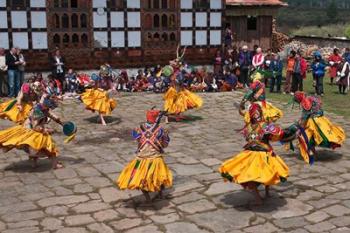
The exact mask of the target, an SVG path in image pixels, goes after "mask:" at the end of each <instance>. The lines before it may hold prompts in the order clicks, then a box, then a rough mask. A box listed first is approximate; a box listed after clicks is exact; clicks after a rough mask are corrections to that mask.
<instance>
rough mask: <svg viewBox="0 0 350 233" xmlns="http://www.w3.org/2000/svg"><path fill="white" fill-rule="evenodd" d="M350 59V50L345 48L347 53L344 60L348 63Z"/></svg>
mask: <svg viewBox="0 0 350 233" xmlns="http://www.w3.org/2000/svg"><path fill="white" fill-rule="evenodd" d="M349 57H350V48H345V52H344V54H343V60H344V61H346V60H347V59H348V58H349Z"/></svg>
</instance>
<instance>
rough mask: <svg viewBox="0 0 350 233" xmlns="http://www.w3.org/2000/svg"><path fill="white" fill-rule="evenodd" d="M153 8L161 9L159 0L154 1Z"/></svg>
mask: <svg viewBox="0 0 350 233" xmlns="http://www.w3.org/2000/svg"><path fill="white" fill-rule="evenodd" d="M153 8H154V9H159V0H153Z"/></svg>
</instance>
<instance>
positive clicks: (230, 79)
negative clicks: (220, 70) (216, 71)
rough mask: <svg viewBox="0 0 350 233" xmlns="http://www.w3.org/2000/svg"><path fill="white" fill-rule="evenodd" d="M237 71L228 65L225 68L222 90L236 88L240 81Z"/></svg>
mask: <svg viewBox="0 0 350 233" xmlns="http://www.w3.org/2000/svg"><path fill="white" fill-rule="evenodd" d="M234 72H235V71H232V72H231V70H230V69H229V68H228V67H226V69H225V70H224V79H223V80H222V81H221V82H222V85H221V89H220V91H232V90H235V89H236V86H237V83H238V78H237V76H236V75H235V74H234Z"/></svg>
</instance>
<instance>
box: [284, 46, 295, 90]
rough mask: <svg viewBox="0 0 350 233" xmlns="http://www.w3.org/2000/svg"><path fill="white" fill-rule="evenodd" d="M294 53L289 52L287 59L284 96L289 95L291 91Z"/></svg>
mask: <svg viewBox="0 0 350 233" xmlns="http://www.w3.org/2000/svg"><path fill="white" fill-rule="evenodd" d="M296 54H297V53H296V52H295V51H294V50H292V51H290V55H289V56H288V59H287V73H286V83H285V84H284V85H285V86H284V94H289V93H290V91H291V87H292V86H291V83H292V76H293V71H294V66H295V56H296Z"/></svg>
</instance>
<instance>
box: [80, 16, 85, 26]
mask: <svg viewBox="0 0 350 233" xmlns="http://www.w3.org/2000/svg"><path fill="white" fill-rule="evenodd" d="M80 27H81V28H86V27H87V17H86V14H81V15H80Z"/></svg>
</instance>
